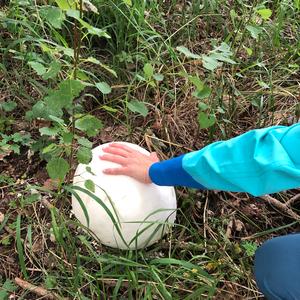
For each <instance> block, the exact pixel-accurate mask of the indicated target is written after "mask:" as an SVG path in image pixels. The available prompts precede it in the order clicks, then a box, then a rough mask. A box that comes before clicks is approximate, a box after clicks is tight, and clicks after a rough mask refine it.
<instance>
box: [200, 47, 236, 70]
mask: <svg viewBox="0 0 300 300" xmlns="http://www.w3.org/2000/svg"><path fill="white" fill-rule="evenodd" d="M232 55H233V52H232V51H231V49H230V46H229V45H228V44H226V43H224V42H223V43H221V45H220V46H218V47H214V50H212V51H210V52H209V54H208V55H203V56H202V61H203V66H204V67H205V68H206V69H208V70H211V71H213V70H215V69H216V68H217V67H219V66H220V65H221V63H220V62H226V63H229V64H235V63H236V62H235V61H234V60H232V59H231V56H232Z"/></svg>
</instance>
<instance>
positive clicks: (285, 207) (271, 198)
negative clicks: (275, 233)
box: [260, 195, 300, 220]
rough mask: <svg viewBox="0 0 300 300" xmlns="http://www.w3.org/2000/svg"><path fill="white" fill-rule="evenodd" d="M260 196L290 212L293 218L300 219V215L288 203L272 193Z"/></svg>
mask: <svg viewBox="0 0 300 300" xmlns="http://www.w3.org/2000/svg"><path fill="white" fill-rule="evenodd" d="M260 198H261V199H263V200H265V201H267V202H268V203H269V204H271V205H274V206H275V207H277V208H279V209H280V210H281V211H283V212H284V213H286V214H288V215H289V216H290V217H292V218H293V219H295V220H300V216H299V215H298V214H296V213H295V212H294V211H293V210H292V209H290V208H289V207H288V205H287V204H284V203H282V202H280V201H279V200H277V199H275V198H273V197H271V196H270V195H265V196H261V197H260Z"/></svg>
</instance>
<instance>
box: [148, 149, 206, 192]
mask: <svg viewBox="0 0 300 300" xmlns="http://www.w3.org/2000/svg"><path fill="white" fill-rule="evenodd" d="M183 157H184V155H182V156H179V157H176V158H173V159H168V160H165V161H162V162H158V163H154V164H153V165H152V166H151V167H150V169H149V176H150V178H151V180H152V182H154V183H155V184H157V185H163V186H185V187H191V188H197V189H205V187H204V186H203V185H202V184H200V183H199V182H197V181H196V180H194V179H193V178H192V177H191V176H190V175H189V174H188V173H187V172H186V171H185V170H184V169H183V168H182V159H183Z"/></svg>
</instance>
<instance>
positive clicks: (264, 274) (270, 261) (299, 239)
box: [254, 234, 300, 300]
mask: <svg viewBox="0 0 300 300" xmlns="http://www.w3.org/2000/svg"><path fill="white" fill-rule="evenodd" d="M254 274H255V277H256V282H257V285H258V287H259V289H260V291H261V292H262V293H263V294H264V295H265V296H266V297H267V299H269V300H300V234H290V235H286V236H281V237H276V238H273V239H271V240H268V241H267V242H265V243H264V244H263V245H262V246H261V247H259V248H258V249H257V251H256V254H255V261H254Z"/></svg>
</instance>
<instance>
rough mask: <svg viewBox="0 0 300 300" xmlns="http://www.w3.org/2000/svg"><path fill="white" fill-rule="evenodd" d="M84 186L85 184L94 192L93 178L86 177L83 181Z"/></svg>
mask: <svg viewBox="0 0 300 300" xmlns="http://www.w3.org/2000/svg"><path fill="white" fill-rule="evenodd" d="M84 186H85V187H86V188H87V189H88V190H89V191H91V192H92V193H95V183H94V181H93V180H91V179H87V180H86V181H85V182H84Z"/></svg>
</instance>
